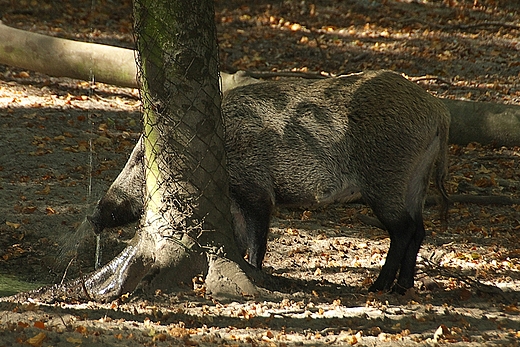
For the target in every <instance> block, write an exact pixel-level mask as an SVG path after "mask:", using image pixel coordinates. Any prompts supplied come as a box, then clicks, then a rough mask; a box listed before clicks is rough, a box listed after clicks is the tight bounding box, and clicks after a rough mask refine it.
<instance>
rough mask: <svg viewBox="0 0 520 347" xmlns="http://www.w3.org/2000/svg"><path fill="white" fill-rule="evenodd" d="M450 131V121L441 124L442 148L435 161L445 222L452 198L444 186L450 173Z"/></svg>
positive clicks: (442, 215) (442, 216) (443, 220)
mask: <svg viewBox="0 0 520 347" xmlns="http://www.w3.org/2000/svg"><path fill="white" fill-rule="evenodd" d="M448 119H449V118H448ZM448 131H449V123H448V124H440V125H439V129H438V132H439V134H438V135H439V138H440V142H441V143H440V148H439V154H438V156H437V160H436V163H435V174H434V176H435V186H436V187H437V189H438V191H439V193H440V195H441V196H440V219H441V221H442V222H443V223H445V222H446V221H447V219H448V207H449V203H450V199H449V197H448V193H447V192H446V187H445V186H444V182H445V181H446V177H447V174H448Z"/></svg>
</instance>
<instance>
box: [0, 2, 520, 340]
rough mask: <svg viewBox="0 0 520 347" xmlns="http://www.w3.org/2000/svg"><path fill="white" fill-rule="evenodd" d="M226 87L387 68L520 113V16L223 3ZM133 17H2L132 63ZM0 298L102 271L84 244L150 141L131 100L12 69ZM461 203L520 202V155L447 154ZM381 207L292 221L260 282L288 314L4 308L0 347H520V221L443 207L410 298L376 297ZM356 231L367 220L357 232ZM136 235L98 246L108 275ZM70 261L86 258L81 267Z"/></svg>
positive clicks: (384, 5)
mask: <svg viewBox="0 0 520 347" xmlns="http://www.w3.org/2000/svg"><path fill="white" fill-rule="evenodd" d="M216 11H217V13H216V20H217V29H218V36H219V43H220V58H221V70H222V71H226V72H234V71H236V70H247V71H255V72H279V71H298V72H306V73H315V72H325V73H335V74H337V73H348V72H357V71H360V70H363V69H379V68H387V69H392V70H395V71H399V72H402V73H404V74H406V75H407V76H410V77H414V78H418V79H419V80H420V81H418V83H419V84H420V85H421V86H423V87H424V88H425V89H427V90H429V91H430V92H431V93H433V94H434V95H437V96H439V97H441V98H464V99H469V100H474V101H489V102H496V103H506V104H515V105H520V85H519V82H518V81H519V79H520V43H519V41H518V37H519V36H520V4H517V2H515V1H505V0H503V1H499V0H471V1H469V0H458V1H457V0H450V1H447V0H445V1H436V0H431V1H421V0H416V1H412V0H409V1H405V0H402V1H395V0H386V1H384V0H375V1H368V0H345V1H333V0H323V1H319V2H318V1H316V2H312V1H299V0H298V1H293V0H288V1H283V2H282V1H279V2H272V4H271V2H268V1H264V0H258V1H255V2H254V3H253V2H246V1H238V0H231V1H230V0H227V1H223V0H218V1H216ZM131 12H132V9H131V1H129V0H119V1H110V0H100V1H96V2H93V1H78V0H74V1H71V0H64V1H60V2H57V1H51V0H42V1H31V0H20V1H11V0H0V19H1V20H2V21H3V23H4V24H6V25H9V26H13V27H16V28H20V29H25V30H29V31H33V32H38V33H42V34H47V35H53V36H59V37H64V38H70V39H76V40H81V41H88V42H98V43H106V44H111V45H117V46H122V47H132V42H133V37H132V24H131V23H132V16H131ZM0 130H1V134H2V136H1V137H0V144H1V147H0V148H1V151H0V295H9V294H13V293H15V292H18V291H23V290H28V289H30V288H34V287H37V286H40V285H47V284H51V283H57V282H60V281H61V280H62V279H64V278H67V279H70V278H75V277H77V276H78V275H80V274H82V273H88V272H90V271H92V269H93V266H94V260H93V259H94V249H95V238H94V236H93V235H92V232H91V231H90V230H88V229H87V228H78V227H79V226H80V225H81V222H82V221H83V219H84V218H85V216H86V215H88V214H89V213H90V212H91V211H92V208H93V206H94V204H95V203H96V201H97V200H98V199H99V198H100V197H101V196H102V195H103V194H104V192H105V191H106V190H107V188H108V186H109V185H110V183H111V182H112V181H113V180H114V178H115V177H116V176H117V174H118V173H119V171H120V170H121V169H122V167H123V166H124V164H125V162H126V159H127V157H128V155H129V153H130V151H131V149H132V147H133V146H134V145H135V142H136V139H137V137H138V135H139V131H140V102H139V98H138V91H137V90H135V89H127V88H118V87H115V86H109V85H104V84H101V83H94V84H91V83H88V82H84V81H77V80H71V79H67V78H57V77H49V76H45V75H42V74H38V73H34V72H31V71H22V70H20V69H15V68H12V67H8V66H2V65H0ZM449 161H450V168H449V177H448V182H447V188H448V190H449V192H450V194H462V195H479V196H491V195H494V196H503V197H508V198H512V199H517V200H518V199H520V147H502V146H500V144H479V143H470V144H466V145H451V146H450V156H449ZM370 214H371V211H370V209H369V208H367V207H366V206H364V205H362V204H349V205H332V206H329V207H327V208H322V209H317V210H309V211H307V210H301V209H291V210H287V209H283V210H279V211H277V213H276V216H275V218H274V220H273V224H272V229H271V231H272V232H271V234H270V241H269V246H268V247H269V249H268V253H267V256H266V259H265V271H266V272H268V273H270V274H272V275H273V276H277V277H282V276H283V277H286V278H288V279H290V280H291V281H292V282H289V283H292V284H293V285H290V286H287V287H284V288H280V290H279V293H277V297H278V298H279V299H272V298H260V299H257V300H250V301H244V302H219V301H217V300H212V299H211V298H205V297H202V296H201V295H199V292H197V291H194V290H193V288H191V287H186V288H185V290H182V291H181V292H178V293H174V294H169V295H166V294H163V293H156V295H153V296H147V295H144V294H134V295H132V296H130V297H129V298H127V299H126V300H119V301H114V302H111V303H106V304H99V303H94V302H89V303H83V304H64V303H59V304H54V305H42V304H37V303H31V302H26V303H18V304H14V303H2V304H0V346H18V345H27V344H29V345H32V346H71V345H82V346H98V345H106V346H116V345H125V346H141V345H146V346H169V345H189V346H217V345H219V346H220V345H229V346H242V345H244V346H246V345H247V346H289V345H360V346H361V345H364V346H365V345H378V346H379V345H381V346H384V345H389V346H390V345H436V344H450V345H455V346H457V345H460V346H472V345H475V346H476V345H496V346H518V345H519V344H520V342H519V341H520V205H514V204H512V205H511V204H509V205H508V204H505V205H491V204H481V205H480V204H479V205H477V204H462V203H454V204H453V205H452V206H451V208H450V214H449V220H448V225H447V228H445V229H444V228H443V227H442V226H441V225H440V222H439V220H438V213H437V210H436V208H435V206H428V207H427V208H426V211H425V225H426V228H427V232H428V235H427V237H426V239H425V241H424V244H423V247H422V249H421V251H420V255H419V259H418V260H419V265H418V273H417V275H416V285H415V290H413V291H410V292H409V293H407V295H405V296H399V295H395V294H374V293H368V291H367V288H368V286H369V285H370V283H371V281H372V280H373V279H374V278H375V276H376V275H377V273H378V271H379V269H380V266H381V264H382V262H383V261H384V258H385V253H386V251H387V249H388V245H389V239H388V236H387V234H386V232H384V231H382V230H380V229H378V228H377V227H374V226H371V225H368V224H364V223H363V222H362V221H361V220H365V219H364V218H363V216H364V215H368V216H369V215H370ZM360 216H361V217H360ZM132 231H133V227H128V228H118V229H116V230H111V232H110V233H106V234H105V235H104V236H103V250H104V253H103V260H104V261H105V262H106V261H108V260H110V259H111V257H112V256H113V255H114V254H115V252H117V251H119V250H120V249H122V248H123V247H124V245H125V243H124V241H125V240H128V239H129V238H130V237H131V235H132ZM75 252H76V253H77V254H76V255H75Z"/></svg>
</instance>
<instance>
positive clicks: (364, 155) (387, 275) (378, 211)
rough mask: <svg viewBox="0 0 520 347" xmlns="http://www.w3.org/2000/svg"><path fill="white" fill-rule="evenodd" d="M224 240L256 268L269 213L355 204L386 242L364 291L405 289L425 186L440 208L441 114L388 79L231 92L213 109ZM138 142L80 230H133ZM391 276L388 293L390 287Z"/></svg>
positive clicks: (412, 89) (405, 84)
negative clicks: (226, 187) (225, 176)
mask: <svg viewBox="0 0 520 347" xmlns="http://www.w3.org/2000/svg"><path fill="white" fill-rule="evenodd" d="M222 115H223V120H224V125H225V137H226V138H225V145H226V154H227V165H228V172H229V175H230V197H231V200H232V213H233V216H234V221H235V237H236V240H237V244H238V245H239V248H240V250H241V251H242V252H243V254H244V255H246V254H247V256H248V261H249V262H250V263H251V264H252V265H254V266H256V267H258V268H260V267H261V266H262V261H263V259H264V256H265V252H266V245H267V233H268V231H269V223H270V218H271V215H272V212H273V209H274V208H275V206H276V205H292V206H314V205H320V204H328V203H331V202H334V201H340V202H347V201H350V200H352V199H354V198H357V197H359V196H360V195H361V196H362V198H363V200H364V201H365V202H366V203H367V204H368V205H369V206H370V207H371V208H372V210H373V212H374V214H375V215H376V216H377V217H378V219H379V220H380V221H381V223H382V224H383V225H384V226H385V228H386V230H387V231H388V233H389V234H390V239H391V243H390V249H389V251H388V254H387V257H386V261H385V264H384V266H383V267H382V269H381V272H380V274H379V276H378V278H377V280H376V281H375V282H374V283H373V284H372V285H371V287H370V288H369V290H371V291H380V290H383V291H386V290H389V289H392V287H393V289H394V290H396V291H398V292H401V293H402V292H404V291H405V290H406V289H408V288H411V287H413V285H414V272H415V264H416V258H417V253H418V251H419V248H420V246H421V243H422V241H423V238H424V235H425V230H424V225H423V216H422V212H423V205H424V200H425V196H426V191H427V188H428V185H429V181H430V176H431V173H432V171H433V168H434V167H435V174H434V176H435V177H434V179H435V183H436V186H437V188H438V190H439V192H440V195H441V199H442V205H443V208H444V209H446V207H445V206H447V201H448V197H447V194H446V190H445V188H444V184H443V182H444V179H445V176H446V170H447V168H446V161H447V159H446V157H447V145H448V143H447V141H448V129H449V123H450V114H449V112H448V110H447V109H446V107H445V106H444V105H443V103H442V102H441V101H440V100H438V99H437V98H435V97H434V96H432V95H430V94H428V93H427V92H426V91H424V90H423V89H422V88H420V87H419V86H417V85H416V84H414V83H412V82H410V81H408V80H406V79H405V78H403V77H402V76H400V75H398V74H396V73H393V72H390V71H384V70H383V71H368V72H363V73H357V74H351V75H346V76H341V77H337V78H329V79H323V80H304V79H298V80H284V81H270V82H261V83H255V84H251V85H246V86H241V87H237V88H235V89H232V90H230V91H228V92H226V93H225V95H224V96H223V100H222ZM143 159H144V152H143V146H142V143H141V141H140V142H139V143H138V145H137V146H136V148H135V149H134V152H133V153H132V155H131V157H130V160H129V162H128V163H127V165H126V166H125V169H124V170H123V171H122V172H121V174H120V176H119V177H118V178H117V179H116V181H115V182H114V183H113V185H112V186H111V187H110V189H109V190H108V192H107V194H106V196H105V197H104V198H102V199H101V200H100V202H99V204H98V206H97V208H96V211H95V212H94V214H93V216H92V217H91V218H90V221H91V222H92V224H93V225H94V226H95V228H96V230H97V231H98V232H99V231H101V230H103V228H104V227H108V226H115V225H120V224H124V223H127V222H131V221H135V220H137V219H138V218H139V216H140V214H141V212H142V208H143V186H144V181H143V177H144V175H143V171H142V170H143ZM397 273H399V277H398V280H397V283H396V284H395V286H394V281H395V278H396V276H397Z"/></svg>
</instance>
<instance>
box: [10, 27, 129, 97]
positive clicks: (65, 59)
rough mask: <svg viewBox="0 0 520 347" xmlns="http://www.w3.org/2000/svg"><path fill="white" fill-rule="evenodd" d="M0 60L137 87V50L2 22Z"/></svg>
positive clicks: (48, 73) (52, 72) (15, 64)
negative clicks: (75, 38) (66, 38)
mask: <svg viewBox="0 0 520 347" xmlns="http://www.w3.org/2000/svg"><path fill="white" fill-rule="evenodd" d="M0 64H6V65H11V66H16V67H19V68H22V69H28V70H32V71H38V72H41V73H44V74H47V75H51V76H58V77H70V78H76V79H81V80H86V81H90V80H92V79H93V78H94V79H95V80H96V81H99V82H103V83H109V84H115V85H118V86H121V87H131V88H137V83H136V79H135V76H136V71H137V69H136V66H135V57H134V51H133V50H131V49H124V48H119V47H112V46H107V45H100V44H95V43H87V42H78V41H72V40H65V39H59V38H56V37H51V36H46V35H40V34H35V33H31V32H27V31H24V30H19V29H14V28H10V27H8V26H6V25H3V24H2V23H1V22H0Z"/></svg>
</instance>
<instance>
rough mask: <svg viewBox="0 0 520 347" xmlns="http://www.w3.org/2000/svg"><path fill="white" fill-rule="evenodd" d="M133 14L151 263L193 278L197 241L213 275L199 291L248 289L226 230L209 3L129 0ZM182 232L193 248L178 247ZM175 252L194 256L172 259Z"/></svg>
mask: <svg viewBox="0 0 520 347" xmlns="http://www.w3.org/2000/svg"><path fill="white" fill-rule="evenodd" d="M134 16H135V19H136V29H135V31H136V37H137V48H138V51H139V58H140V59H138V63H139V71H140V72H141V74H142V75H141V83H142V88H141V96H142V100H143V105H144V134H143V136H144V146H145V153H146V159H147V165H146V170H145V176H146V190H147V195H148V197H147V199H148V200H147V203H146V205H145V214H144V216H145V221H144V226H145V228H144V229H143V233H144V234H143V235H148V236H147V237H148V238H149V239H151V240H153V242H152V243H151V244H150V245H149V246H147V247H149V248H150V251H151V254H150V258H151V259H153V261H154V265H153V267H154V268H157V269H160V270H163V269H167V271H166V273H165V275H166V276H167V277H170V281H172V280H174V279H175V277H176V272H181V273H192V275H193V276H195V275H196V274H197V273H200V271H201V270H204V269H201V268H200V267H199V266H192V265H193V264H201V262H200V256H201V252H202V249H201V248H200V247H198V245H197V243H198V244H201V245H203V247H204V249H205V250H204V252H205V253H206V256H207V264H206V265H207V268H208V269H209V270H208V273H209V274H210V277H213V278H212V279H211V280H209V281H206V290H207V291H208V292H211V293H212V294H219V295H220V294H225V295H241V294H242V293H248V294H254V293H255V291H256V290H255V287H254V286H253V285H252V283H251V282H250V281H249V280H248V279H247V277H246V275H245V274H244V273H243V271H242V270H240V267H239V266H238V265H236V263H242V265H244V264H245V262H244V260H243V259H242V257H241V256H240V255H239V252H238V250H237V248H236V245H235V241H234V237H233V222H232V217H231V212H230V205H231V204H230V199H229V190H228V185H229V184H228V174H227V171H226V153H225V148H224V128H223V120H222V117H221V114H220V91H219V78H218V60H217V59H218V58H217V57H218V46H217V44H216V28H215V23H214V9H213V2H212V0H205V1H195V2H194V1H191V0H176V1H171V0H138V1H135V2H134ZM157 221H161V222H160V223H157ZM152 224H155V225H154V226H153V227H152V228H147V227H146V226H148V225H152ZM182 237H187V238H188V239H192V240H193V241H194V242H193V244H192V246H194V247H193V248H192V247H190V246H188V247H186V244H182V246H183V247H179V242H177V241H175V240H176V239H179V240H180V239H181V238H182ZM172 240H173V241H172ZM224 255H225V258H227V259H225V258H224ZM184 258H189V259H191V258H195V261H193V262H191V263H190V262H184V263H182V266H181V263H180V262H179V261H180V260H182V259H184ZM204 268H206V266H204ZM225 273H229V274H234V275H233V276H230V275H228V276H223V274H225ZM215 274H218V275H215ZM161 277H163V276H161ZM156 282H157V283H159V284H160V283H163V282H164V281H163V280H161V281H156ZM161 289H163V288H161Z"/></svg>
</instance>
